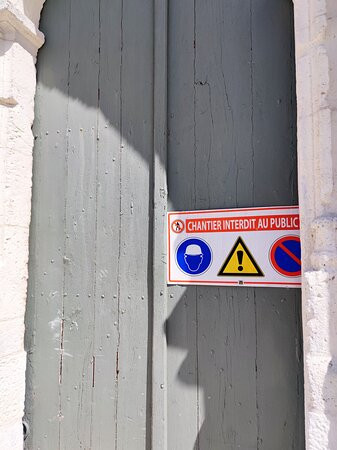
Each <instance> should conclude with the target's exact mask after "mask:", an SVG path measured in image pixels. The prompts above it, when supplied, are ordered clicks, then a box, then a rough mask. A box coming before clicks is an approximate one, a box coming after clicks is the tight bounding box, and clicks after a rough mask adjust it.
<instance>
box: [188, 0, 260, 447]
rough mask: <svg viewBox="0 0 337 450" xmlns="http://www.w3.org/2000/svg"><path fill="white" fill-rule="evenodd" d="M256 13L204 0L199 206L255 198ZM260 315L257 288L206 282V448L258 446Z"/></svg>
mask: <svg viewBox="0 0 337 450" xmlns="http://www.w3.org/2000/svg"><path fill="white" fill-rule="evenodd" d="M249 13H250V9H249V3H247V2H245V3H242V2H237V1H227V2H223V1H215V2H214V1H199V0H196V10H195V18H196V33H195V34H196V44H195V49H196V52H195V53H196V61H195V73H196V75H195V90H196V101H195V117H196V127H195V129H196V142H195V152H196V183H195V186H196V195H197V199H198V204H197V205H196V207H197V209H202V208H206V209H209V208H219V207H220V208H221V207H233V206H234V207H235V206H249V205H252V204H253V192H252V187H253V166H252V148H251V139H252V121H251V108H252V93H251V86H250V80H251V71H250V64H249V58H248V56H249V54H250V45H251V43H250V14H249ZM238 30H240V33H238ZM225 257H226V254H225V253H224V259H225ZM254 316H255V304H254V291H253V290H252V289H232V288H220V289H217V288H215V287H198V355H199V358H198V380H199V386H200V387H199V389H200V398H201V400H200V403H199V405H200V406H199V407H200V432H199V436H198V445H199V446H200V448H209V449H213V448H226V449H227V448H228V449H230V448H245V449H255V448H256V431H257V424H256V396H255V391H256V375H255V355H256V330H255V323H254V320H252V319H253V318H254Z"/></svg>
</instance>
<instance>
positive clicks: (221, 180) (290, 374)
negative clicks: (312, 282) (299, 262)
mask: <svg viewBox="0 0 337 450" xmlns="http://www.w3.org/2000/svg"><path fill="white" fill-rule="evenodd" d="M292 20H293V19H292V5H291V0H184V1H181V0H170V1H169V4H168V5H167V3H166V1H165V0H138V1H132V0H58V1H51V0H50V1H48V2H47V3H46V6H45V8H44V10H43V14H42V23H41V28H42V30H43V31H44V32H45V34H46V44H45V46H44V47H43V48H42V50H41V51H40V53H39V57H38V88H37V96H36V120H35V124H34V134H35V148H34V174H33V214H32V223H31V240H30V261H29V289H28V300H27V316H26V327H27V332H26V349H27V353H28V365H27V395H26V413H25V414H26V419H27V421H28V423H29V425H30V434H29V436H28V437H27V439H26V447H27V448H28V449H34V450H37V449H41V450H42V449H51V450H54V449H55V450H56V449H62V450H65V449H67V450H76V449H94V450H108V449H109V450H110V449H116V450H117V449H118V450H122V449H125V450H141V449H150V448H152V449H154V450H165V449H168V450H189V449H191V450H192V449H199V450H221V449H224V450H232V449H241V450H253V449H259V450H290V449H294V450H301V449H303V448H304V431H303V376H302V351H301V321H300V308H301V305H300V291H299V290H286V289H270V288H269V289H267V288H261V289H252V288H250V289H248V288H225V287H222V288H216V287H202V286H200V287H188V288H186V287H181V286H174V287H170V288H167V287H166V284H165V266H166V264H165V252H166V251H165V239H164V236H165V233H164V232H165V212H166V210H167V208H168V209H174V210H185V209H208V208H227V207H243V206H268V205H288V204H296V203H297V185H296V126H295V123H296V110H295V81H294V50H293V22H292Z"/></svg>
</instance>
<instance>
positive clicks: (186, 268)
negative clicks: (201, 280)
mask: <svg viewBox="0 0 337 450" xmlns="http://www.w3.org/2000/svg"><path fill="white" fill-rule="evenodd" d="M176 261H177V265H178V267H179V269H180V270H182V271H183V272H184V273H186V274H187V275H192V276H197V275H201V274H202V273H204V272H206V270H208V269H209V267H210V265H211V264H212V250H211V247H210V246H209V245H208V244H207V242H205V241H204V240H202V239H197V238H190V239H185V241H183V242H181V243H180V244H179V245H178V248H177V251H176Z"/></svg>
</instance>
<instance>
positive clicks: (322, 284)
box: [294, 0, 337, 450]
mask: <svg viewBox="0 0 337 450" xmlns="http://www.w3.org/2000/svg"><path fill="white" fill-rule="evenodd" d="M294 11H295V46H296V78H297V112H298V122H297V133H298V150H297V151H298V163H299V168H298V180H299V181H298V187H299V204H300V215H301V242H302V273H303V288H302V313H303V339H304V379H305V386H304V393H305V424H306V448H307V450H323V449H331V450H333V449H337V360H336V350H337V326H336V319H337V316H336V314H337V279H336V266H337V249H336V228H337V216H336V212H337V211H336V203H337V196H336V174H337V172H336V156H337V152H336V148H337V140H336V133H337V121H336V117H337V116H336V106H337V104H336V100H337V84H336V83H337V38H336V36H337V2H336V0H294Z"/></svg>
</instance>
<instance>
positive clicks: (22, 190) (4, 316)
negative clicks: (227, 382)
mask: <svg viewBox="0 0 337 450" xmlns="http://www.w3.org/2000/svg"><path fill="white" fill-rule="evenodd" d="M43 3H44V0H12V1H10V0H0V47H1V52H0V55H1V56H0V71H1V77H0V79H1V81H0V151H1V154H0V155H1V156H0V261H1V262H0V277H1V278H0V279H1V287H2V289H1V290H0V291H1V296H0V308H1V319H0V405H1V406H0V408H1V411H0V448H3V449H11V450H15V449H19V448H22V425H21V418H22V414H23V406H24V387H25V353H24V349H23V338H24V310H25V301H26V288H27V262H28V237H29V236H28V234H29V222H30V198H31V173H32V167H31V166H32V148H33V136H32V133H31V125H32V122H33V118H34V109H33V99H34V94H35V84H36V75H35V56H36V51H37V49H38V48H39V47H40V46H41V45H42V43H43V36H42V35H41V33H40V32H39V31H38V21H39V16H40V11H41V8H42V5H43ZM294 6H295V36H296V74H297V102H298V105H297V106H298V160H299V198H300V210H301V230H302V231H301V233H302V252H303V256H302V265H303V291H302V304H303V333H304V366H305V413H306V443H307V444H306V445H307V449H308V450H318V449H320V450H323V449H335V448H337V427H336V425H337V423H336V422H337V419H336V417H337V414H336V413H337V406H336V403H337V362H336V356H335V354H336V349H337V327H336V326H335V323H334V322H335V317H336V314H337V301H336V296H337V279H336V278H335V275H336V265H337V249H336V237H335V236H336V226H337V218H336V201H337V196H336V183H335V178H336V173H337V172H336V145H337V140H336V133H337V120H336V111H337V108H336V100H337V84H336V83H337V40H336V36H337V2H336V1H335V0H294Z"/></svg>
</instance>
